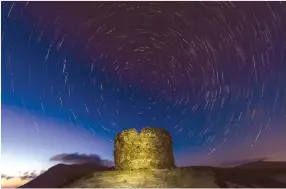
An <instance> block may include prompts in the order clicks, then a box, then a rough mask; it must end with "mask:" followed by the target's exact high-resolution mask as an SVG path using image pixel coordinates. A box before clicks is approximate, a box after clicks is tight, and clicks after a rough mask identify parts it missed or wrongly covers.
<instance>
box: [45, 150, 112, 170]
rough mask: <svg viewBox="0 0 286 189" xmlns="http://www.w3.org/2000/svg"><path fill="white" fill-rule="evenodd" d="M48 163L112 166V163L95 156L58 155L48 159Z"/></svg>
mask: <svg viewBox="0 0 286 189" xmlns="http://www.w3.org/2000/svg"><path fill="white" fill-rule="evenodd" d="M50 161H57V162H62V163H67V164H83V163H93V164H98V165H102V166H108V167H110V166H112V165H113V163H112V162H111V161H109V160H104V159H101V157H100V156H99V155H97V154H79V153H71V154H65V153H64V154H58V155H55V156H53V157H51V158H50Z"/></svg>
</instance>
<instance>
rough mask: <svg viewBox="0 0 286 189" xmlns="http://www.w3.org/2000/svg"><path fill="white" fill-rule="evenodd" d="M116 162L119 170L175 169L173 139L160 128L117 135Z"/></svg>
mask: <svg viewBox="0 0 286 189" xmlns="http://www.w3.org/2000/svg"><path fill="white" fill-rule="evenodd" d="M114 161H115V168H116V169H118V170H137V169H167V168H174V167H175V162H174V155H173V144H172V138H171V136H170V134H169V133H168V132H167V131H165V130H163V129H159V128H144V129H142V130H141V132H140V133H138V132H137V130H136V129H128V130H125V131H123V132H121V133H119V134H117V135H116V138H115V141H114Z"/></svg>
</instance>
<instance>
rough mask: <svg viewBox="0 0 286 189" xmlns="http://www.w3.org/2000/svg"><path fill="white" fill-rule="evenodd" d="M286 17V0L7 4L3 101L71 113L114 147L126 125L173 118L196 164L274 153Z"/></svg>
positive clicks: (283, 94)
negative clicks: (117, 135) (268, 0)
mask: <svg viewBox="0 0 286 189" xmlns="http://www.w3.org/2000/svg"><path fill="white" fill-rule="evenodd" d="M285 23H286V5H285V3H284V2H5V3H2V31H1V33H2V111H3V105H5V107H17V108H18V109H20V110H21V111H23V112H26V113H28V114H29V115H32V116H33V117H43V118H45V119H50V118H51V119H55V120H60V121H62V122H63V123H66V124H67V125H69V128H72V129H77V130H78V132H87V133H91V134H96V135H98V136H100V137H101V138H102V140H104V141H107V142H108V145H110V146H111V148H112V145H113V144H112V142H113V138H114V136H115V134H116V133H117V132H120V131H121V130H123V129H127V128H133V127H134V128H137V129H141V128H143V127H145V126H154V127H161V128H164V129H167V130H168V131H169V132H171V134H172V137H173V140H174V145H175V146H174V147H175V151H176V153H177V154H183V157H184V158H183V159H185V160H186V159H187V160H186V161H187V162H188V159H191V158H192V157H194V156H196V154H201V156H206V157H207V156H208V157H209V158H214V157H215V156H216V157H217V158H219V159H221V158H222V159H223V158H225V157H229V158H230V159H231V158H232V159H233V158H235V157H236V156H239V155H238V154H242V155H241V156H239V158H246V157H250V156H251V157H253V156H255V155H256V156H267V158H268V157H269V156H270V154H271V155H272V156H273V157H272V156H271V157H269V158H274V156H275V157H276V155H277V154H279V153H280V154H282V151H283V147H282V146H281V145H280V146H281V148H279V149H278V148H276V147H277V145H279V144H281V142H282V143H283V141H284V142H285V137H284V139H283V134H282V133H285V132H286V127H285V126H286V125H285V119H286V62H285V61H286V45H285V44H286V25H285ZM2 119H5V117H3V114H2ZM3 127H7V126H5V125H2V128H3ZM29 127H31V128H34V129H35V130H37V132H36V133H38V134H39V135H40V134H41V132H42V130H44V131H45V130H46V131H47V130H48V127H41V125H40V124H37V121H35V120H34V121H33V125H29ZM10 129H11V130H13V126H10ZM51 132H52V131H51ZM61 134H62V137H67V136H68V135H69V133H68V131H67V132H62V133H61ZM4 135H5V132H4ZM279 136H280V138H279ZM59 137H61V136H59ZM275 138H276V139H277V138H279V140H277V141H279V142H277V141H276V140H275V141H276V143H275V142H272V143H271V142H269V141H274V139H275ZM4 140H5V139H4ZM55 140H57V139H55ZM270 143H271V144H270ZM267 144H269V146H268V147H267ZM6 145H7V146H9V144H8V143H7V144H6ZM59 145H63V146H65V145H66V144H59ZM256 145H258V146H257V148H259V150H258V151H259V152H258V151H255V149H254V148H256ZM259 145H260V147H259ZM261 146H263V147H261ZM275 146H276V147H275ZM43 148H44V147H43ZM271 148H272V149H277V150H276V151H271V152H269V150H270V149H271ZM231 149H237V150H238V151H239V152H236V151H232V150H231ZM246 149H248V150H246ZM284 149H285V148H284ZM252 151H253V152H254V153H255V154H251V152H252ZM3 153H4V152H3ZM15 153H16V152H15ZM111 153H112V151H110V154H111ZM227 154H229V155H227ZM282 155H283V158H284V160H285V157H286V155H285V150H284V153H283V154H282ZM222 156H225V157H222ZM280 156H281V155H280ZM226 160H227V158H226V159H223V160H221V161H226ZM197 161H198V160H197ZM194 162H195V160H194ZM188 163H192V161H191V160H190V162H188ZM200 163H204V162H200Z"/></svg>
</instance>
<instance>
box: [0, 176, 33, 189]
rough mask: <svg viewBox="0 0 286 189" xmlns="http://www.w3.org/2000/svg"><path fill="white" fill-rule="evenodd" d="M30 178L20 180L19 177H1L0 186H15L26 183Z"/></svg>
mask: <svg viewBox="0 0 286 189" xmlns="http://www.w3.org/2000/svg"><path fill="white" fill-rule="evenodd" d="M29 181H30V180H27V179H26V180H21V179H20V178H12V179H8V180H7V179H4V178H1V188H17V187H19V186H21V185H23V184H26V183H27V182H29Z"/></svg>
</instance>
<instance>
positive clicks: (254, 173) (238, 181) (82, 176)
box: [21, 162, 286, 188]
mask: <svg viewBox="0 0 286 189" xmlns="http://www.w3.org/2000/svg"><path fill="white" fill-rule="evenodd" d="M60 187H64V188H97V187H105V188H107V187H110V188H113V187H123V188H124V187H162V188H163V187H164V188H168V187H173V188H174V187H176V188H181V187H187V188H192V187H194V188H250V187H251V188H286V163H284V162H255V163H250V164H245V165H241V166H237V167H234V168H216V167H183V168H176V169H172V170H144V171H143V170H142V171H115V170H113V169H112V168H106V167H98V166H93V165H87V164H83V165H56V166H54V167H52V168H51V169H49V170H48V171H47V172H45V173H44V174H42V175H40V176H39V177H37V178H36V179H34V180H32V181H31V182H29V183H27V184H25V185H23V186H21V188H60Z"/></svg>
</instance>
